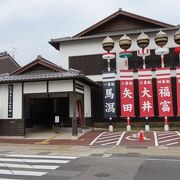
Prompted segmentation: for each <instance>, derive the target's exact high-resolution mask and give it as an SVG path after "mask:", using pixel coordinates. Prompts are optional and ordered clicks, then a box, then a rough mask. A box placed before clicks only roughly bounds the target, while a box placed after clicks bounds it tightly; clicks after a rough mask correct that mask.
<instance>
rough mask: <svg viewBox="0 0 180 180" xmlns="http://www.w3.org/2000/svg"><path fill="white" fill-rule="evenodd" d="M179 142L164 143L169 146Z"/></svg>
mask: <svg viewBox="0 0 180 180" xmlns="http://www.w3.org/2000/svg"><path fill="white" fill-rule="evenodd" d="M178 143H179V142H174V143H169V144H166V145H167V146H170V145H174V144H178Z"/></svg>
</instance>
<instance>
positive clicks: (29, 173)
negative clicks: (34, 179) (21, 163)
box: [0, 169, 47, 176]
mask: <svg viewBox="0 0 180 180" xmlns="http://www.w3.org/2000/svg"><path fill="white" fill-rule="evenodd" d="M0 174H1V175H2V174H3V175H19V176H43V175H45V174H47V172H40V171H37V172H36V171H16V170H6V169H0Z"/></svg>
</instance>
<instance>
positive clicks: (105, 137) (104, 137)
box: [99, 134, 121, 139]
mask: <svg viewBox="0 0 180 180" xmlns="http://www.w3.org/2000/svg"><path fill="white" fill-rule="evenodd" d="M120 135H121V134H119V135H115V136H112V135H111V136H103V137H100V138H99V139H107V138H113V137H118V138H119V136H120Z"/></svg>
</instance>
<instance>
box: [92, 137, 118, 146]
mask: <svg viewBox="0 0 180 180" xmlns="http://www.w3.org/2000/svg"><path fill="white" fill-rule="evenodd" d="M118 139H119V137H117V138H113V139H105V140H104V141H103V140H101V141H96V142H95V143H96V144H97V143H103V142H107V141H112V140H118Z"/></svg>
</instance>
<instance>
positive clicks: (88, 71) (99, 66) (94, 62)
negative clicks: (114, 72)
mask: <svg viewBox="0 0 180 180" xmlns="http://www.w3.org/2000/svg"><path fill="white" fill-rule="evenodd" d="M69 68H73V69H77V70H80V71H81V73H83V74H85V75H98V74H102V72H103V71H105V70H107V61H106V60H104V59H102V54H96V55H86V56H71V57H69ZM111 68H112V69H116V60H115V59H113V60H111Z"/></svg>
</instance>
